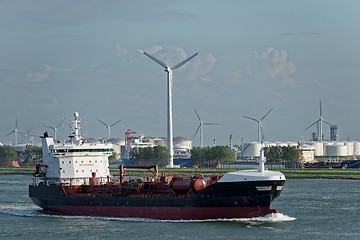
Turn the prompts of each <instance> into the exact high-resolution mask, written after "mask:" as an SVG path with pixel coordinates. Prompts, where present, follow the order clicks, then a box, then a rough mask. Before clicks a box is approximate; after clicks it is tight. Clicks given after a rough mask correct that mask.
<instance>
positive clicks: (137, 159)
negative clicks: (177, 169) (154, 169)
mask: <svg viewBox="0 0 360 240" xmlns="http://www.w3.org/2000/svg"><path fill="white" fill-rule="evenodd" d="M130 161H131V162H132V163H133V164H134V165H156V164H157V165H168V164H169V162H170V154H169V151H168V150H167V148H166V147H164V146H154V147H147V148H133V149H131V152H130Z"/></svg>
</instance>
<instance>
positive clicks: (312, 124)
mask: <svg viewBox="0 0 360 240" xmlns="http://www.w3.org/2000/svg"><path fill="white" fill-rule="evenodd" d="M319 121H320V120H317V121H316V122H314V123H313V124H311V125H310V126H308V127H307V128H305V130H304V131H306V130H308V129H309V128H311V127H312V126H314V125H315V124H317V123H318V122H319Z"/></svg>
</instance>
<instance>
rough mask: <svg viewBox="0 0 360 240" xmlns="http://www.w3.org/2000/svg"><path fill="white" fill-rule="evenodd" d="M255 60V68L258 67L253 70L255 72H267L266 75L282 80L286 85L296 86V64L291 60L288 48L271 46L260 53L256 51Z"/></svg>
mask: <svg viewBox="0 0 360 240" xmlns="http://www.w3.org/2000/svg"><path fill="white" fill-rule="evenodd" d="M254 60H255V61H254V65H255V66H254V68H256V69H253V70H252V72H253V73H254V74H255V73H256V72H257V71H260V72H262V73H264V74H265V77H270V78H272V79H278V80H280V82H281V84H282V85H284V86H290V87H295V86H296V82H295V79H294V74H295V72H296V65H295V63H294V62H293V61H291V60H289V58H288V53H287V51H286V50H278V49H275V48H273V47H269V48H267V49H265V50H264V51H262V52H260V53H259V52H255V53H254Z"/></svg>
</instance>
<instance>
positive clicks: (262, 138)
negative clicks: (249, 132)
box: [243, 108, 274, 143]
mask: <svg viewBox="0 0 360 240" xmlns="http://www.w3.org/2000/svg"><path fill="white" fill-rule="evenodd" d="M273 109H274V108H272V109H270V111H268V112H267V113H266V114H265V115H264V116H263V117H262V118H260V119H255V118H252V117H247V116H243V117H244V118H247V119H250V120H253V121H255V122H257V123H258V142H260V139H261V143H262V142H263V141H264V132H263V129H262V124H261V121H262V120H264V118H266V116H267V115H268V114H269V113H270V112H271V111H272V110H273ZM260 134H261V136H260Z"/></svg>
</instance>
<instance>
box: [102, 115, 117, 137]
mask: <svg viewBox="0 0 360 240" xmlns="http://www.w3.org/2000/svg"><path fill="white" fill-rule="evenodd" d="M97 120H98V121H99V122H101V123H102V124H104V125H105V126H106V128H107V129H108V139H110V128H111V127H112V126H114V125H116V124H117V123H119V122H121V120H122V119H120V120H118V121H116V122H114V123H113V124H111V125H108V124H106V123H104V122H103V121H101V120H100V119H98V118H97Z"/></svg>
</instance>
